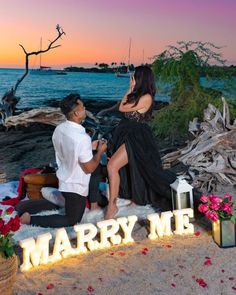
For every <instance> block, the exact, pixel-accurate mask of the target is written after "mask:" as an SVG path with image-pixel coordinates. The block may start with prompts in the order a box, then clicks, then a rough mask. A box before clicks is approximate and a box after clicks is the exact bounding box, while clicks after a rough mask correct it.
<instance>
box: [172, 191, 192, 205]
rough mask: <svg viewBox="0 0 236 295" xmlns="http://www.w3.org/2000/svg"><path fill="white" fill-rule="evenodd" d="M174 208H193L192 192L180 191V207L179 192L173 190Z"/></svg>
mask: <svg viewBox="0 0 236 295" xmlns="http://www.w3.org/2000/svg"><path fill="white" fill-rule="evenodd" d="M173 199H174V209H185V208H191V204H190V192H184V193H180V208H178V199H177V192H176V191H173Z"/></svg>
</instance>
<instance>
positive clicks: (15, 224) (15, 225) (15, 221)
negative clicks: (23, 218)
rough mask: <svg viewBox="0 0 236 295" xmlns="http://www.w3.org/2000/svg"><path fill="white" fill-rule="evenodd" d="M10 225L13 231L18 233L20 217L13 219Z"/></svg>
mask: <svg viewBox="0 0 236 295" xmlns="http://www.w3.org/2000/svg"><path fill="white" fill-rule="evenodd" d="M9 225H10V227H11V230H12V231H18V229H19V228H20V217H19V216H18V215H16V216H15V217H14V218H11V219H10V221H9Z"/></svg>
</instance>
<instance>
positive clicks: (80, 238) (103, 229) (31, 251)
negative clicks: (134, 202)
mask: <svg viewBox="0 0 236 295" xmlns="http://www.w3.org/2000/svg"><path fill="white" fill-rule="evenodd" d="M173 216H174V219H175V230H174V234H177V235H182V234H193V233H194V227H193V224H191V223H190V222H189V217H193V209H191V208H187V209H181V210H174V211H173V212H171V211H168V212H162V213H161V216H159V214H158V213H154V214H150V215H148V216H147V219H148V220H149V221H150V233H149V235H148V238H149V239H151V240H155V239H157V238H158V237H163V236H171V235H173V232H172V230H171V218H172V217H173ZM137 220H138V218H137V216H135V215H132V216H128V217H120V218H117V219H116V220H115V219H110V220H104V221H99V222H98V223H97V226H95V225H94V224H91V223H88V224H78V225H75V226H74V231H75V232H76V233H77V247H76V248H73V247H72V246H71V243H70V240H69V238H68V235H67V232H66V230H65V229H64V228H60V229H58V230H57V231H56V238H55V241H54V246H53V253H52V255H49V241H50V240H51V239H52V235H51V234H50V233H46V234H43V235H39V236H38V237H37V239H36V241H35V239H33V238H29V239H26V240H23V241H20V243H19V244H20V247H21V248H22V249H23V264H22V265H21V267H20V269H21V271H26V270H29V269H31V268H32V267H37V266H39V265H43V264H47V263H50V262H55V261H57V260H60V259H62V258H66V257H68V256H71V255H78V254H81V253H86V252H87V251H88V250H89V251H94V250H97V249H103V248H108V247H111V246H112V245H119V244H121V243H122V244H127V243H132V242H134V240H133V238H132V231H133V228H134V226H135V223H136V221H137ZM120 230H121V231H122V232H123V236H121V235H120V234H119V231H120ZM98 232H99V240H96V236H97V234H98Z"/></svg>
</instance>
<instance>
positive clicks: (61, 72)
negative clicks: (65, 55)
mask: <svg viewBox="0 0 236 295" xmlns="http://www.w3.org/2000/svg"><path fill="white" fill-rule="evenodd" d="M30 74H34V75H35V74H36V75H67V73H66V71H65V70H54V69H52V68H51V67H45V66H40V67H39V68H38V69H33V70H31V71H30Z"/></svg>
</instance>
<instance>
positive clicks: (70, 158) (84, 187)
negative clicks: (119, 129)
mask: <svg viewBox="0 0 236 295" xmlns="http://www.w3.org/2000/svg"><path fill="white" fill-rule="evenodd" d="M52 141H53V145H54V149H55V154H56V161H57V165H58V170H57V172H56V175H57V178H58V179H59V190H60V191H62V192H71V193H77V194H79V195H82V196H85V197H86V196H88V187H89V180H90V174H85V173H84V171H83V170H82V168H81V166H80V163H86V162H88V161H90V160H91V159H92V158H93V154H92V143H91V138H90V137H89V135H88V134H86V132H85V129H84V127H83V126H81V125H79V124H77V123H75V122H72V121H68V120H67V121H65V122H63V123H61V124H60V125H58V126H57V127H56V129H55V131H54V133H53V136H52Z"/></svg>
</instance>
